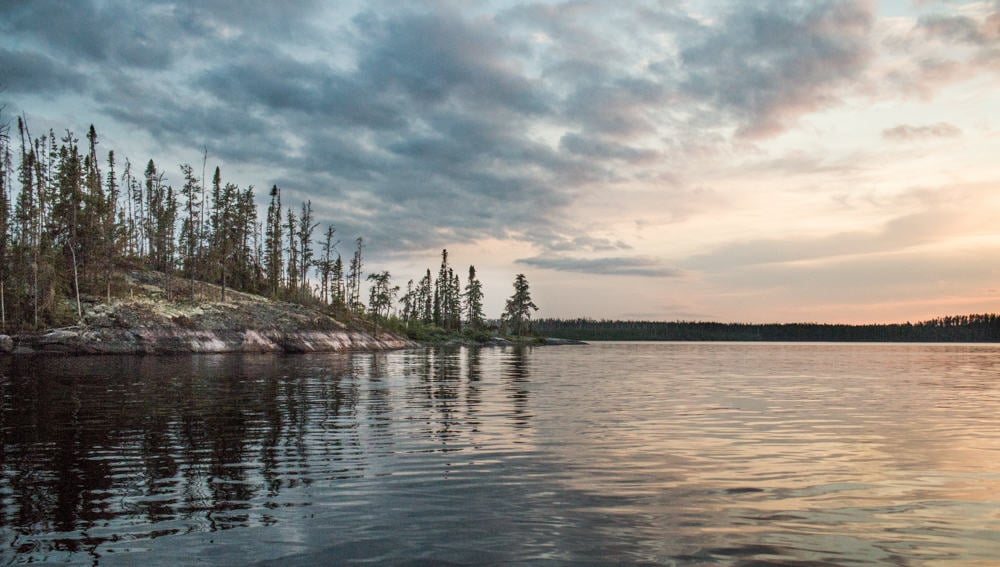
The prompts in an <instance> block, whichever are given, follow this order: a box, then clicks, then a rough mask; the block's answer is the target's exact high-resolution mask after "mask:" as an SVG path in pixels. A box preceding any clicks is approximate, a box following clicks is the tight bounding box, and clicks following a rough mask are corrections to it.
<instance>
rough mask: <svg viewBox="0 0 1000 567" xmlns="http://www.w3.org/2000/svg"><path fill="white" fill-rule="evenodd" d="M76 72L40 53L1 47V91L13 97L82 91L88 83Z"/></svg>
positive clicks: (81, 74)
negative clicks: (15, 94) (22, 94)
mask: <svg viewBox="0 0 1000 567" xmlns="http://www.w3.org/2000/svg"><path fill="white" fill-rule="evenodd" d="M85 79H86V77H85V76H84V75H83V73H80V72H78V71H75V70H74V69H72V68H69V67H67V66H65V65H62V64H61V63H59V62H58V61H56V60H54V59H52V58H51V57H49V56H47V55H45V54H44V53H39V52H37V51H20V50H19V51H11V50H8V49H4V48H2V47H0V87H2V88H4V89H5V90H7V91H8V92H11V93H18V94H20V93H45V94H55V93H59V92H62V91H65V90H67V89H80V88H82V87H83V86H84V84H85V83H86V80H85Z"/></svg>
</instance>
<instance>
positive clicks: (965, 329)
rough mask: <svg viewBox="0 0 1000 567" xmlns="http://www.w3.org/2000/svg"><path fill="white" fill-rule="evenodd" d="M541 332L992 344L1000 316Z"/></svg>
mask: <svg viewBox="0 0 1000 567" xmlns="http://www.w3.org/2000/svg"><path fill="white" fill-rule="evenodd" d="M535 328H536V329H537V330H538V331H539V332H540V333H542V334H545V335H548V336H553V337H561V338H567V339H578V340H610V341H866V342H867V341H883V342H987V341H990V342H992V341H1000V314H995V313H988V314H980V315H963V316H952V317H942V318H938V319H931V320H928V321H920V322H917V323H909V322H908V323H894V324H884V325H877V324H870V325H832V324H818V323H771V324H753V323H712V322H695V321H674V322H663V321H611V320H600V321H598V320H593V319H540V320H538V321H537V322H536V325H535Z"/></svg>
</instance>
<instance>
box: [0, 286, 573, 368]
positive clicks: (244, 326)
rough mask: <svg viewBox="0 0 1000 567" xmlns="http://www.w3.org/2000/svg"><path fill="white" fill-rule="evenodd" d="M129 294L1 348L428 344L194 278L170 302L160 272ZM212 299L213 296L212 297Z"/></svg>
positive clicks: (299, 348)
mask: <svg viewBox="0 0 1000 567" xmlns="http://www.w3.org/2000/svg"><path fill="white" fill-rule="evenodd" d="M128 284H129V293H128V295H129V297H128V298H127V299H125V298H120V299H115V300H113V301H111V302H110V303H108V302H103V301H101V300H99V299H97V298H87V299H86V300H85V301H84V308H83V317H82V321H81V322H80V324H78V325H76V326H72V327H64V328H60V329H52V330H49V331H46V332H41V333H25V334H20V335H13V336H11V335H6V334H0V355H3V354H9V355H35V354H64V355H88V354H193V353H237V352H243V353H267V352H270V353H308V352H342V351H372V350H392V349H401V348H412V347H419V346H425V345H423V344H422V343H419V342H416V341H412V340H409V339H407V338H405V337H401V336H399V335H396V334H393V333H389V332H386V331H384V330H381V329H380V330H379V331H378V333H377V335H376V334H374V333H373V332H369V329H370V323H367V322H363V321H361V320H353V319H352V320H350V321H348V323H349V324H345V323H344V322H341V321H339V320H337V319H334V318H333V317H331V316H330V315H328V314H326V313H324V312H321V311H319V310H316V309H311V308H309V307H305V306H302V305H299V304H296V303H289V302H284V301H273V300H269V299H266V298H263V297H260V296H257V295H251V294H246V293H239V292H234V291H231V290H229V291H227V293H226V298H227V301H221V293H220V290H219V289H218V288H217V287H216V286H212V285H211V284H205V283H202V282H198V294H197V295H198V297H197V301H168V300H167V299H166V294H165V293H164V291H163V282H162V274H156V273H154V272H133V273H132V274H130V275H129V278H128ZM215 299H218V301H216V300H215ZM519 344H526V345H539V346H541V345H565V344H586V343H583V342H581V341H569V340H565V339H553V338H549V339H531V340H529V341H528V342H515V341H511V340H508V339H505V338H503V337H492V338H491V339H490V340H488V341H486V342H472V341H466V340H459V339H456V340H449V341H445V342H444V343H430V344H429V346H448V345H476V346H513V345H519Z"/></svg>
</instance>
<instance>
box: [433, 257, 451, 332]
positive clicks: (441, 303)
mask: <svg viewBox="0 0 1000 567" xmlns="http://www.w3.org/2000/svg"><path fill="white" fill-rule="evenodd" d="M450 269H451V268H449V267H448V250H447V249H444V250H441V267H440V268H438V277H437V281H436V282H434V324H435V325H437V326H439V327H444V326H446V318H447V309H448V306H447V301H448V286H450V285H451V277H450V276H449V275H448V271H449V270H450Z"/></svg>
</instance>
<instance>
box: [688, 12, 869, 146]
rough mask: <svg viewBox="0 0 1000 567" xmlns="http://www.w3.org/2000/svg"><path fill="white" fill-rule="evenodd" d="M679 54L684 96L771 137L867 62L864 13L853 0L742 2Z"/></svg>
mask: <svg viewBox="0 0 1000 567" xmlns="http://www.w3.org/2000/svg"><path fill="white" fill-rule="evenodd" d="M738 6H739V8H738V9H736V10H735V11H733V12H732V13H730V14H729V15H728V16H727V17H726V18H725V19H724V20H723V21H722V22H721V24H719V25H718V26H714V27H712V28H709V29H708V31H707V34H706V36H705V37H704V38H703V39H701V40H700V41H698V42H696V43H695V44H693V45H691V46H689V47H687V48H685V49H684V50H683V51H682V52H681V57H682V59H683V62H684V67H685V68H686V69H687V70H688V73H689V74H688V76H687V78H686V80H685V81H684V83H683V89H684V92H685V93H686V94H688V95H689V96H691V97H694V98H695V99H696V100H699V101H710V102H711V103H712V104H713V105H715V106H716V107H718V108H719V109H721V110H724V111H726V112H728V113H730V114H731V115H732V116H733V118H734V119H736V120H737V121H738V123H739V126H740V131H741V132H742V133H743V134H745V135H747V136H751V137H759V136H768V135H773V134H776V133H778V132H780V131H781V130H783V129H784V128H786V127H788V126H789V125H790V124H791V123H793V122H794V121H795V119H797V118H798V117H799V116H801V115H803V114H805V113H807V112H809V111H812V110H815V109H817V108H821V107H824V106H827V105H830V104H832V103H834V102H836V100H837V95H836V91H837V88H838V87H840V86H843V85H844V84H847V83H848V82H850V81H851V80H852V79H856V78H857V77H858V76H859V75H860V74H861V73H862V72H863V71H864V69H865V67H866V65H867V64H868V62H869V59H870V57H871V54H870V49H869V47H870V45H869V42H870V38H869V34H870V32H871V28H872V23H873V19H874V16H873V13H872V9H871V7H870V6H869V5H868V3H866V2H862V1H855V0H825V1H821V2H786V1H776V0H772V1H767V2H763V3H760V2H747V3H740V4H738Z"/></svg>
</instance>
